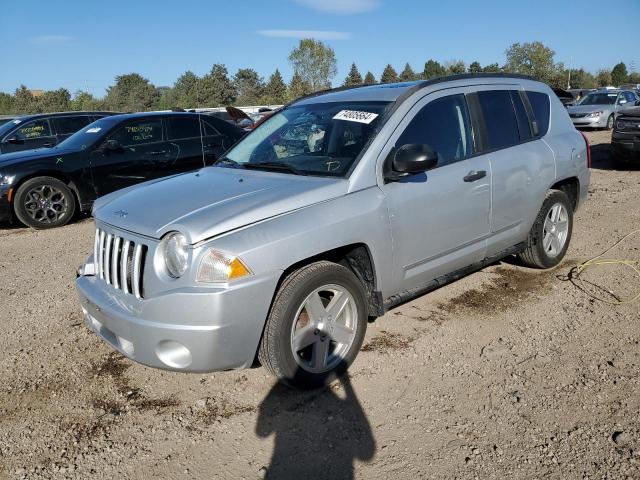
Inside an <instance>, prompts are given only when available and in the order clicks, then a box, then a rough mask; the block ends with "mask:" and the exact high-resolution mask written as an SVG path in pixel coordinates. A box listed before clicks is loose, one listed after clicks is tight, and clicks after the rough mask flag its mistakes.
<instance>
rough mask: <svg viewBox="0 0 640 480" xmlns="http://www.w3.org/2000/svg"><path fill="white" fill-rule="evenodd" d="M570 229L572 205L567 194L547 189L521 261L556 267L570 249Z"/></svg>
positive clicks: (571, 229)
mask: <svg viewBox="0 0 640 480" xmlns="http://www.w3.org/2000/svg"><path fill="white" fill-rule="evenodd" d="M572 231H573V208H572V207H571V202H570V201H569V197H567V194H566V193H564V192H563V191H560V190H549V191H548V192H547V195H546V197H545V199H544V202H543V203H542V208H541V209H540V212H539V213H538V216H537V217H536V220H535V222H534V223H533V226H532V227H531V231H530V232H529V238H528V239H527V247H526V249H525V250H524V252H522V253H520V254H519V258H520V260H522V261H523V262H524V263H525V264H527V265H528V266H530V267H534V268H551V267H555V266H556V265H557V264H558V263H560V261H561V260H562V259H563V258H564V255H565V254H566V253H567V248H569V241H570V240H571V233H572Z"/></svg>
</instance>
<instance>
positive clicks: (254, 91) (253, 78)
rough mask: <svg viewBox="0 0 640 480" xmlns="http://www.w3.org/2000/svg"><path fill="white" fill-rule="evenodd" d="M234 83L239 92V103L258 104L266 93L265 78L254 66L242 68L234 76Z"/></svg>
mask: <svg viewBox="0 0 640 480" xmlns="http://www.w3.org/2000/svg"><path fill="white" fill-rule="evenodd" d="M233 85H234V86H235V88H236V91H237V92H238V93H237V95H238V98H237V99H236V103H237V104H238V105H245V106H247V105H257V104H258V103H259V100H260V98H261V97H262V95H263V93H264V80H263V79H262V77H261V76H260V75H258V72H256V71H255V70H254V69H253V68H241V69H239V70H238V71H237V72H236V74H235V75H234V76H233Z"/></svg>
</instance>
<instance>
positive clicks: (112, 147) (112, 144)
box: [100, 140, 122, 152]
mask: <svg viewBox="0 0 640 480" xmlns="http://www.w3.org/2000/svg"><path fill="white" fill-rule="evenodd" d="M100 149H101V150H102V151H103V152H117V151H118V150H122V145H120V142H119V141H117V140H107V141H106V142H104V143H103V144H102V147H100Z"/></svg>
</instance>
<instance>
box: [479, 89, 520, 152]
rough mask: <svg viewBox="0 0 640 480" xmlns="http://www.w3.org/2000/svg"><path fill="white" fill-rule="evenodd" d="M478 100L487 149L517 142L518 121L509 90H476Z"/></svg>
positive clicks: (503, 146)
mask: <svg viewBox="0 0 640 480" xmlns="http://www.w3.org/2000/svg"><path fill="white" fill-rule="evenodd" d="M478 101H479V103H480V108H481V109H482V115H483V117H484V123H485V128H486V131H487V141H488V145H487V149H489V150H495V149H498V148H506V147H510V146H512V145H516V144H517V143H519V142H520V135H519V133H518V121H517V119H516V114H515V111H514V109H513V102H512V101H511V95H510V93H509V91H508V90H489V91H483V92H478Z"/></svg>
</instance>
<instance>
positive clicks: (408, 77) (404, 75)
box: [399, 62, 418, 82]
mask: <svg viewBox="0 0 640 480" xmlns="http://www.w3.org/2000/svg"><path fill="white" fill-rule="evenodd" d="M417 78H418V76H417V75H416V72H414V71H413V68H411V65H409V63H408V62H407V63H405V65H404V69H403V70H402V72H400V77H399V79H400V81H401V82H411V81H413V80H417Z"/></svg>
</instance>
